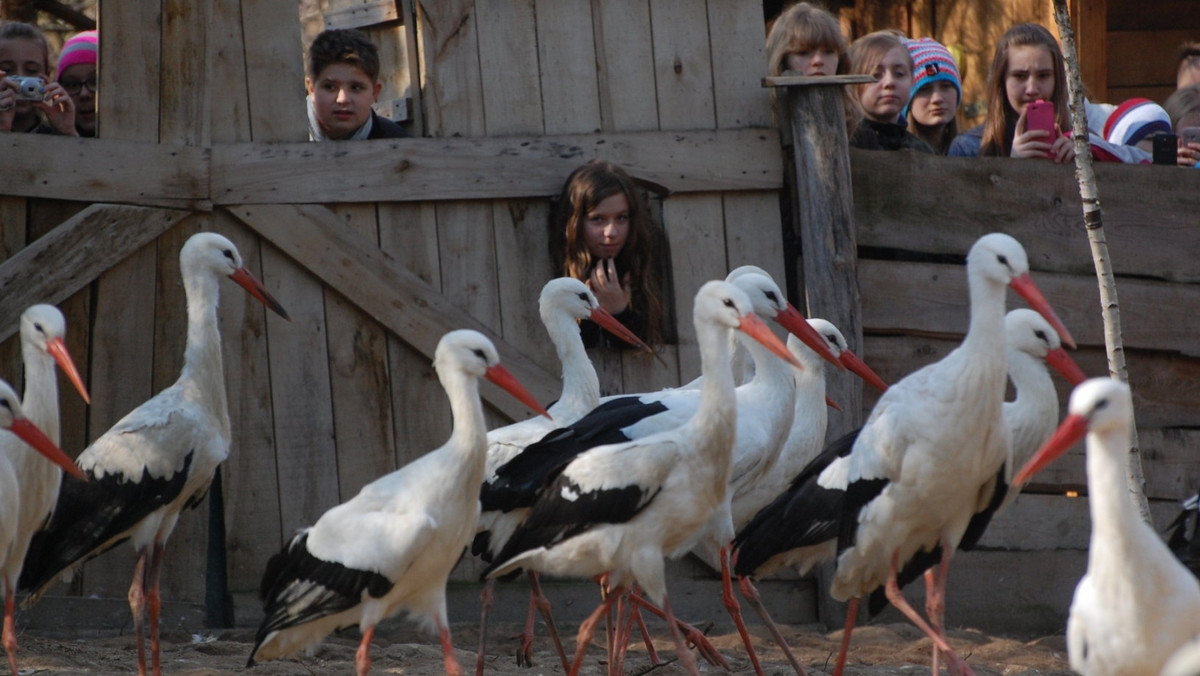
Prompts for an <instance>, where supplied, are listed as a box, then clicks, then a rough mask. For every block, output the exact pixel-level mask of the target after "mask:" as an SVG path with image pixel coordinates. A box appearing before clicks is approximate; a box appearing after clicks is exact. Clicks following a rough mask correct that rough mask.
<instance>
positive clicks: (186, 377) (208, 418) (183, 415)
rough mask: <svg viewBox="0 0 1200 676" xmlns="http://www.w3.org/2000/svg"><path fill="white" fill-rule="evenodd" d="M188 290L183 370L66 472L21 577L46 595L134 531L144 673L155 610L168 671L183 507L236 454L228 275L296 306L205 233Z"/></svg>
mask: <svg viewBox="0 0 1200 676" xmlns="http://www.w3.org/2000/svg"><path fill="white" fill-rule="evenodd" d="M179 262H180V269H181V272H182V276H183V288H184V292H185V294H186V296H187V315H188V322H187V344H186V348H185V351H184V365H183V370H182V372H181V373H180V375H179V379H178V380H176V381H175V383H174V384H172V385H171V386H170V387H168V388H166V389H164V390H162V391H161V392H159V393H158V394H156V395H155V396H153V397H152V398H150V399H149V400H147V401H146V402H145V403H143V404H142V405H140V406H138V407H137V408H135V409H134V410H132V411H130V412H129V413H128V414H127V415H126V416H125V417H124V418H122V419H121V420H119V421H118V422H117V424H116V425H114V426H113V427H112V428H111V429H109V430H108V431H107V432H105V433H104V434H103V435H101V436H100V438H98V439H96V441H95V442H93V443H92V445H91V446H89V447H88V448H87V449H85V450H84V451H83V453H82V454H81V455H80V456H79V458H78V460H77V462H78V464H79V467H80V468H82V469H83V471H84V473H85V474H87V476H88V478H89V481H86V482H83V481H76V480H72V479H70V478H66V479H64V482H63V485H62V489H61V491H60V493H59V497H58V502H57V503H56V505H55V508H54V516H53V517H52V518H51V520H50V523H49V524H48V525H47V526H46V528H45V529H44V530H42V531H40V532H39V533H38V534H37V535H36V536H35V537H34V540H33V542H32V544H31V545H30V548H29V554H28V556H27V557H26V561H25V570H24V572H23V573H22V575H21V582H20V587H22V588H24V589H29V590H31V592H32V595H31V597H30V601H29V602H33V601H34V600H36V599H37V598H38V597H39V596H40V595H41V594H42V593H43V592H44V591H45V590H46V588H47V587H48V586H49V585H50V583H52V582H53V581H54V580H55V578H57V577H58V576H59V575H61V574H63V573H64V572H66V571H71V570H74V569H75V568H77V567H78V566H79V565H80V564H82V563H83V562H85V561H87V560H89V559H91V558H93V557H95V556H97V555H99V554H101V553H103V552H104V551H106V550H108V549H109V548H111V547H113V546H115V545H116V544H118V543H120V542H122V541H124V540H127V539H129V540H132V544H133V548H134V550H135V551H136V552H137V563H136V564H135V566H134V573H133V582H132V584H131V585H130V588H129V606H130V610H131V611H132V613H133V623H134V632H135V633H136V635H137V647H138V674H139V676H144V675H145V673H146V653H145V639H144V637H143V633H144V631H143V629H144V624H143V623H144V619H145V618H146V616H147V615H148V619H149V629H150V649H151V660H152V669H153V673H154V674H155V676H158V675H159V674H160V673H161V666H160V658H159V643H158V628H159V611H160V607H161V597H160V593H159V579H160V576H161V572H162V570H161V566H162V559H163V551H164V547H165V546H166V542H167V538H169V537H170V535H171V532H172V531H173V530H174V528H175V524H176V522H177V520H178V518H179V514H180V512H181V511H182V510H183V509H184V508H186V507H193V506H195V505H197V504H199V503H200V501H201V500H202V499H203V498H204V496H205V494H206V493H207V491H208V487H209V485H210V484H211V483H212V479H213V475H214V473H215V472H216V471H217V468H218V466H219V465H220V464H221V463H222V462H223V461H224V460H225V458H226V457H227V456H228V454H229V445H230V442H231V438H230V422H229V407H228V404H227V401H226V393H225V373H224V369H223V367H222V360H221V336H220V333H219V331H218V326H217V304H218V300H219V297H220V280H221V278H222V277H228V278H230V279H232V280H233V281H234V282H236V283H237V284H238V285H240V286H242V287H243V288H244V289H245V290H246V291H247V292H249V293H250V295H251V296H253V297H254V298H255V299H257V300H258V301H259V302H261V303H263V304H264V305H266V306H267V307H268V308H270V309H271V310H273V311H274V312H276V313H277V314H279V315H280V316H281V317H284V318H285V319H286V318H288V315H287V312H285V311H284V309H283V307H282V306H281V305H280V304H279V302H278V301H276V300H275V299H274V298H273V297H272V296H271V295H270V294H269V293H268V292H267V290H266V289H265V288H264V287H263V285H262V283H261V282H259V281H258V280H257V279H255V278H254V276H253V275H252V274H251V273H250V272H249V271H248V270H247V269H246V267H245V265H244V264H243V262H242V256H241V254H239V253H238V250H237V247H236V246H234V244H233V242H231V241H229V240H228V239H226V238H225V237H223V236H221V235H218V234H216V233H204V232H202V233H198V234H195V235H193V236H192V237H190V238H189V239H188V241H187V242H186V243H185V244H184V245H183V248H182V249H181V251H180V254H179Z"/></svg>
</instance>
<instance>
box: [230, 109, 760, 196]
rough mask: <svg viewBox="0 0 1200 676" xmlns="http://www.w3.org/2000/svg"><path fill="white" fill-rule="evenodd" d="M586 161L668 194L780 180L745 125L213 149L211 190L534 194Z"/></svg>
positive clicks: (555, 187) (557, 184)
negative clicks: (613, 165) (617, 168)
mask: <svg viewBox="0 0 1200 676" xmlns="http://www.w3.org/2000/svg"><path fill="white" fill-rule="evenodd" d="M592 158H601V159H606V160H611V161H613V162H617V163H618V164H620V165H622V166H623V167H625V168H626V169H627V170H628V171H629V172H630V173H631V174H633V175H634V176H636V177H638V178H641V179H645V180H647V181H650V182H652V183H656V184H659V185H661V186H663V187H664V188H665V189H666V190H668V191H671V192H717V191H739V190H778V189H779V187H780V184H781V181H782V170H781V161H780V155H779V142H778V134H777V132H776V131H775V130H774V129H765V128H761V129H759V128H755V129H733V130H728V131H724V130H722V131H694V132H692V131H686V132H678V131H671V132H630V133H616V134H574V135H562V136H508V137H499V138H440V139H425V138H420V139H402V140H396V141H388V142H383V141H372V142H367V143H291V144H286V143H285V144H279V143H272V144H266V143H262V144H258V143H256V144H237V145H218V146H215V147H214V148H213V149H212V181H213V183H212V195H213V198H214V200H213V201H214V203H216V204H221V205H229V204H277V203H292V204H300V203H309V204H311V203H325V202H377V201H378V202H396V201H418V200H419V201H427V200H467V199H508V198H513V197H542V196H550V195H554V194H556V193H557V192H558V191H559V189H560V188H561V187H562V181H563V178H564V177H565V176H566V175H567V174H569V173H570V172H571V171H572V170H573V169H575V168H576V167H578V166H579V165H580V164H583V163H584V162H587V161H588V160H590V159H592Z"/></svg>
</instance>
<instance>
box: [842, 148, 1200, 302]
mask: <svg viewBox="0 0 1200 676" xmlns="http://www.w3.org/2000/svg"><path fill="white" fill-rule="evenodd" d="M850 158H851V169H852V172H853V181H854V209H855V211H854V220H855V223H856V226H857V229H858V242H859V244H860V245H862V246H870V247H888V248H896V249H906V250H909V251H923V252H930V253H949V254H955V255H965V254H966V251H967V250H968V249H970V248H971V244H973V243H974V242H975V240H976V239H978V238H979V237H980V236H981V235H984V234H986V233H988V232H994V231H1000V232H1006V233H1008V234H1010V235H1012V236H1014V237H1016V238H1017V239H1018V240H1020V241H1021V243H1022V245H1024V246H1025V250H1026V251H1027V252H1028V253H1029V257H1030V266H1031V267H1032V268H1033V269H1034V270H1053V271H1058V272H1075V273H1078V274H1084V275H1091V274H1095V273H1094V266H1093V264H1092V258H1091V254H1090V251H1089V248H1088V243H1087V236H1086V234H1085V232H1084V229H1083V217H1082V209H1081V208H1080V206H1079V187H1078V184H1077V183H1076V181H1075V177H1074V175H1073V174H1072V172H1070V171H1062V168H1061V167H1056V166H1053V165H1051V163H1049V162H1039V163H1037V166H1026V165H1025V164H1023V163H1020V162H1010V161H1008V160H1007V159H1005V158H954V157H935V156H933V155H924V154H922V153H886V154H881V153H876V152H871V151H867V150H857V149H852V150H851V151H850ZM1095 169H1096V178H1097V182H1098V184H1099V190H1100V199H1101V206H1102V207H1103V209H1104V229H1105V236H1106V238H1107V241H1108V248H1109V250H1110V251H1111V252H1112V254H1113V255H1112V261H1111V262H1112V265H1113V269H1114V271H1115V272H1116V274H1127V275H1138V276H1146V277H1155V278H1159V279H1166V280H1172V281H1190V282H1195V281H1200V270H1197V268H1196V266H1195V264H1194V262H1193V255H1192V252H1193V251H1194V245H1195V241H1194V237H1193V235H1194V229H1195V219H1194V218H1193V216H1192V215H1193V214H1195V213H1197V212H1198V211H1200V191H1197V190H1195V180H1196V179H1195V177H1194V176H1191V175H1190V174H1188V173H1187V172H1184V171H1177V170H1175V169H1173V168H1172V167H1162V166H1148V165H1124V164H1121V165H1117V164H1109V163H1097V164H1096V167H1095ZM930 176H936V177H937V183H936V185H937V189H931V185H932V184H931V183H930V182H929V177H930ZM1147 195H1155V196H1156V204H1155V208H1154V217H1153V218H1148V217H1147V211H1146V196H1147ZM911 214H921V217H920V218H913V217H912V216H911ZM1147 242H1154V243H1155V245H1154V246H1146V243H1147Z"/></svg>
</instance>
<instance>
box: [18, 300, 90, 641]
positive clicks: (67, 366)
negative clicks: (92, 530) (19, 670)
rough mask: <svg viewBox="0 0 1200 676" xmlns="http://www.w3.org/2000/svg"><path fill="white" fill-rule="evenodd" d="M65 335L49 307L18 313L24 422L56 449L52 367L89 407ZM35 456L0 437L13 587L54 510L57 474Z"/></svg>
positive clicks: (23, 446)
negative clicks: (14, 492) (7, 470)
mask: <svg viewBox="0 0 1200 676" xmlns="http://www.w3.org/2000/svg"><path fill="white" fill-rule="evenodd" d="M66 333H67V322H66V320H65V319H63V314H62V312H60V311H59V309H58V308H56V307H54V306H53V305H44V304H39V305H31V306H30V307H29V308H27V309H26V310H25V312H23V313H21V329H20V336H21V356H22V359H23V361H24V365H25V396H24V398H23V399H22V401H21V408H22V409H23V410H24V411H25V417H26V418H27V419H28V420H29V421H30V422H31V423H33V424H34V425H35V426H36V427H37V428H38V429H40V430H42V431H43V432H45V434H46V438H48V439H49V440H50V441H51V443H53V444H54V445H56V446H57V445H59V444H60V443H61V436H60V428H61V425H60V423H59V415H58V376H57V374H56V373H55V369H54V365H55V364H56V363H57V364H58V365H59V367H61V368H62V370H63V374H64V375H66V376H67V379H68V380H69V381H70V382H71V384H72V385H74V386H75V389H76V390H78V392H79V394H80V396H82V397H83V400H84V401H85V402H88V403H91V399H90V398H89V397H88V393H87V388H85V387H84V386H83V379H82V378H80V376H79V370H78V369H76V368H75V362H74V361H72V359H71V354H70V352H68V351H67V346H66V343H65V342H64V340H63V339H64V337H65V336H66ZM35 450H36V449H34V448H32V447H31V446H30V445H29V444H26V443H24V442H23V441H21V440H20V439H19V438H18V437H16V436H12V435H4V436H3V437H0V455H4V456H6V457H7V458H8V459H9V460H10V461H11V462H12V467H13V470H14V471H15V472H16V474H17V478H18V481H19V483H20V485H21V502H20V508H19V510H18V512H17V513H15V514H13V518H15V519H16V522H15V523H16V529H17V530H16V535H15V538H14V540H13V543H12V551H11V552H10V553H9V554H8V556H7V558H6V559H5V564H4V570H3V575H4V578H5V579H6V580H10V581H11V582H13V583H14V584H15V583H16V581H17V580H18V579H19V578H20V577H21V567H22V564H23V563H24V562H25V552H26V551H27V550H28V549H29V542H30V540H32V539H33V535H34V533H36V532H37V531H38V529H40V528H41V527H42V526H44V525H45V524H46V520H47V519H48V518H49V517H50V514H51V512H52V511H53V510H54V503H55V501H56V500H57V499H58V488H59V486H60V485H61V484H62V470H61V468H60V467H59V466H58V465H56V464H55V463H54V462H49V461H48V458H46V457H45V456H44V455H42V454H41V453H40V452H35ZM5 591H6V596H5V599H4V622H5V626H9V625H14V624H15V617H14V615H13V613H15V611H16V604H15V603H14V602H13V592H14V591H15V590H14V588H13V585H6V590H5ZM15 640H16V639H15V638H14V639H13V641H14V650H15Z"/></svg>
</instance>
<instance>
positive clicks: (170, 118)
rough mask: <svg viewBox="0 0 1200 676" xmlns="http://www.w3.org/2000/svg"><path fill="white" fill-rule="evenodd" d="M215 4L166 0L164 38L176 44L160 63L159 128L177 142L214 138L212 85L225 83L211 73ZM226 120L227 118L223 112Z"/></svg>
mask: <svg viewBox="0 0 1200 676" xmlns="http://www.w3.org/2000/svg"><path fill="white" fill-rule="evenodd" d="M212 10H213V3H211V2H201V3H197V2H192V1H191V0H163V2H162V26H161V28H160V33H161V40H162V44H164V45H170V48H169V49H164V50H163V51H162V61H161V62H160V63H159V68H158V72H159V74H160V80H159V81H160V86H161V87H162V101H161V103H160V105H161V107H162V112H161V115H160V116H159V132H160V134H161V136H162V138H163V139H164V140H170V141H171V142H173V143H182V144H184V145H188V146H206V145H209V143H210V142H211V138H212V135H211V124H212V114H211V111H210V110H209V100H210V99H209V90H210V89H214V88H216V89H219V88H221V87H223V86H225V83H224V82H223V81H221V80H213V78H212V77H211V69H212V62H211V60H210V59H209V58H208V55H209V51H208V47H209V37H208V31H209V28H210V26H211V25H212ZM148 70H152V69H148ZM118 91H119V90H118ZM222 112H223V111H222ZM221 120H222V124H224V115H223V114H222V116H221Z"/></svg>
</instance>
